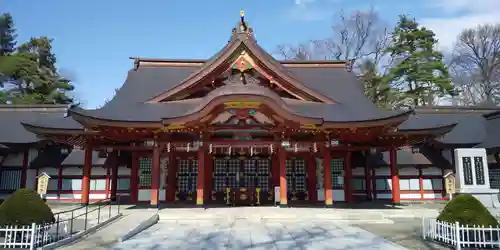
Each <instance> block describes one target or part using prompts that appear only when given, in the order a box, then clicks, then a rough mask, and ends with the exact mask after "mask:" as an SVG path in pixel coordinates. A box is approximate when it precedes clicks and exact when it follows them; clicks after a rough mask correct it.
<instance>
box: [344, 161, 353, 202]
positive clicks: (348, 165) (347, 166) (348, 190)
mask: <svg viewBox="0 0 500 250" xmlns="http://www.w3.org/2000/svg"><path fill="white" fill-rule="evenodd" d="M351 158H352V153H351V151H347V153H346V155H345V160H344V173H345V175H344V196H345V201H346V202H352V200H353V197H352V159H351Z"/></svg>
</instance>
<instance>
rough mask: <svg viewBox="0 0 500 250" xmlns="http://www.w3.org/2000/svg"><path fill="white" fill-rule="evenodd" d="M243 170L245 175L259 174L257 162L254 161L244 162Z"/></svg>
mask: <svg viewBox="0 0 500 250" xmlns="http://www.w3.org/2000/svg"><path fill="white" fill-rule="evenodd" d="M243 169H244V171H245V175H247V174H255V173H257V167H256V166H255V160H252V159H250V160H244V161H243Z"/></svg>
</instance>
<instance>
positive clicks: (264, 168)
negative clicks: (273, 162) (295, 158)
mask: <svg viewBox="0 0 500 250" xmlns="http://www.w3.org/2000/svg"><path fill="white" fill-rule="evenodd" d="M257 166H258V168H257V169H258V173H259V175H260V174H262V175H269V173H270V171H269V160H267V159H264V160H263V159H259V160H258V161H257Z"/></svg>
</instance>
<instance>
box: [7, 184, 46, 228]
mask: <svg viewBox="0 0 500 250" xmlns="http://www.w3.org/2000/svg"><path fill="white" fill-rule="evenodd" d="M33 222H35V223H37V224H41V223H48V222H54V214H53V213H52V210H50V208H49V206H48V205H47V204H46V203H45V201H43V200H42V199H41V198H40V196H39V195H38V194H37V193H36V192H35V191H33V190H31V189H19V190H17V191H16V192H15V193H14V194H12V195H11V196H10V197H9V198H8V199H6V200H5V201H4V202H3V203H2V204H0V225H30V224H31V223H33Z"/></svg>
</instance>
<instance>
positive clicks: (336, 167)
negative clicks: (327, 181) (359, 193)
mask: <svg viewBox="0 0 500 250" xmlns="http://www.w3.org/2000/svg"><path fill="white" fill-rule="evenodd" d="M331 167H332V187H333V188H343V187H344V158H335V159H332V161H331Z"/></svg>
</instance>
